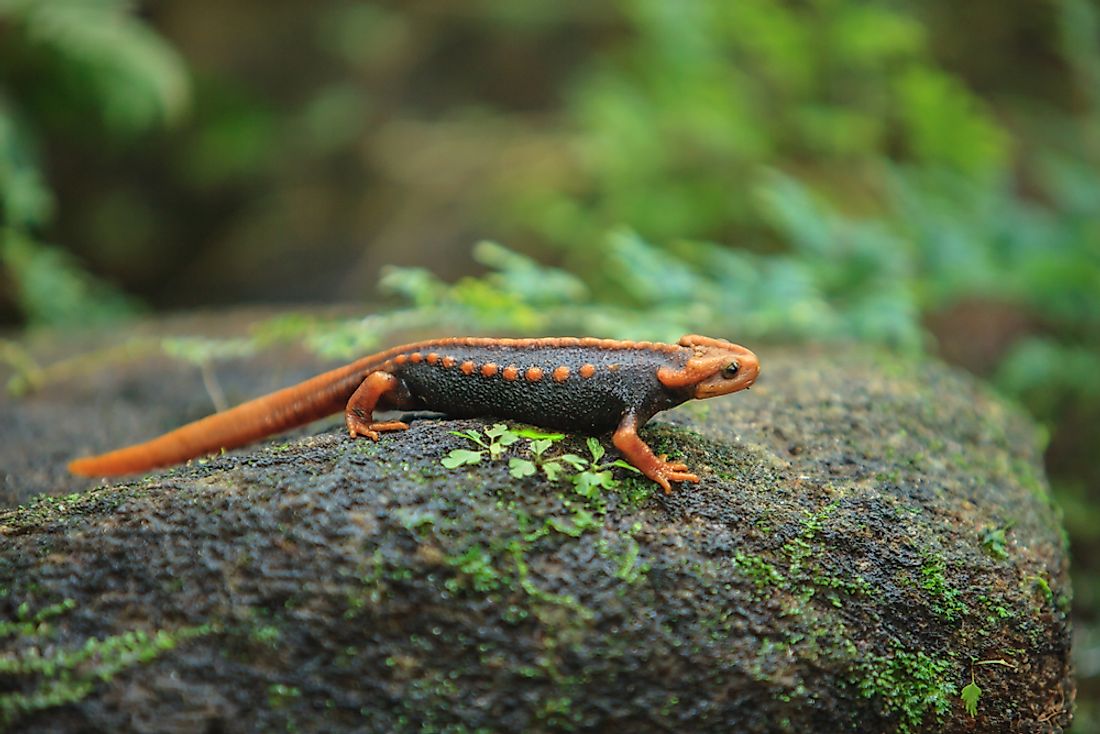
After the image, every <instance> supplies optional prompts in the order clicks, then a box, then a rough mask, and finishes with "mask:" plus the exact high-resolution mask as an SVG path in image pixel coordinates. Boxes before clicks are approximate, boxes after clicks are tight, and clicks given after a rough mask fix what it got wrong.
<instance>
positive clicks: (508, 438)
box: [440, 423, 519, 469]
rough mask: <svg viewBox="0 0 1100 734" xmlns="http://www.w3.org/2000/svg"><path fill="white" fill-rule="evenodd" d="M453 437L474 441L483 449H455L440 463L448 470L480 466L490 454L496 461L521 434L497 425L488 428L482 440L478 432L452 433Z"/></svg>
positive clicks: (502, 425)
mask: <svg viewBox="0 0 1100 734" xmlns="http://www.w3.org/2000/svg"><path fill="white" fill-rule="evenodd" d="M451 435H453V436H459V437H460V438H465V439H467V440H469V441H473V442H474V443H475V444H477V445H478V446H480V447H481V449H479V450H471V449H454V450H453V451H451V453H449V454H447V455H446V456H445V457H443V459H441V460H440V463H442V464H443V466H445V467H447V468H448V469H457V468H458V467H460V466H465V465H474V464H480V463H481V459H482V458H483V457H484V456H485V454H489V459H490V460H492V461H496V460H497V459H499V458H500V457H501V456H502V455H503V454H504V450H505V449H506V448H508V447H509V446H511V445H512V444H514V443H515V442H516V441H518V440H519V434H517V433H515V432H514V431H511V430H509V429H508V426H506V425H504V424H503V423H496V424H494V425H492V426H490V427H489V428H486V429H485V438H482V436H481V434H479V433H478V432H477V431H451ZM486 439H488V440H486Z"/></svg>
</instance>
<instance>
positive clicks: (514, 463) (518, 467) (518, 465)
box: [508, 458, 538, 479]
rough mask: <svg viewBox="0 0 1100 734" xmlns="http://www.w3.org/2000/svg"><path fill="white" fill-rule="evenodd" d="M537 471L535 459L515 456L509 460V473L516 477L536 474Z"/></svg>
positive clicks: (521, 477) (520, 477)
mask: <svg viewBox="0 0 1100 734" xmlns="http://www.w3.org/2000/svg"><path fill="white" fill-rule="evenodd" d="M536 471H538V470H537V469H536V468H535V463H534V462H533V461H528V460H527V459H518V458H513V459H510V460H509V461H508V473H509V474H511V475H512V476H513V477H515V478H516V479H523V478H524V477H532V476H534V475H535V472H536Z"/></svg>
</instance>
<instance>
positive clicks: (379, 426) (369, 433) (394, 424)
mask: <svg viewBox="0 0 1100 734" xmlns="http://www.w3.org/2000/svg"><path fill="white" fill-rule="evenodd" d="M403 392H406V388H405V386H404V384H402V382H401V380H399V379H397V378H396V377H394V376H393V375H391V374H390V373H389V372H371V373H370V374H369V375H367V378H366V379H365V380H363V383H362V384H361V385H359V387H358V389H356V391H355V392H354V393H353V394H352V396H351V398H350V399H349V400H348V405H347V408H345V409H344V424H345V425H347V427H348V433H350V434H351V436H352V438H355V437H356V436H366V437H367V438H369V439H371V440H372V441H377V440H378V433H379V432H380V431H404V430H406V429H407V428H408V427H409V424H408V423H402V422H401V421H385V422H383V423H375V422H374V420H373V416H374V409H375V407H377V405H378V402H379V400H381V399H382V396H384V395H387V394H389V393H397V394H401V393H403Z"/></svg>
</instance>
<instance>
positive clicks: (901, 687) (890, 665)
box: [853, 645, 957, 734]
mask: <svg viewBox="0 0 1100 734" xmlns="http://www.w3.org/2000/svg"><path fill="white" fill-rule="evenodd" d="M952 667H953V661H951V660H950V659H945V658H942V657H940V658H933V657H930V656H928V655H926V654H925V653H924V652H922V651H920V650H917V651H916V652H910V651H908V650H904V649H902V648H901V646H900V645H899V646H897V648H896V649H895V651H894V654H893V655H890V656H877V655H876V656H872V657H870V658H869V659H867V660H864V661H860V662H859V663H858V664H857V665H856V675H855V678H854V681H853V683H854V685H855V686H856V688H857V689H858V690H859V693H860V695H862V696H863V697H864V698H870V699H875V700H877V701H879V702H880V704H881V706H882V708H883V710H884V711H885V712H886V713H887V714H890V715H893V716H896V717H897V719H898V731H899V732H902V733H903V734H904V733H906V732H910V731H913V729H914V728H915V727H918V726H920V725H921V723H922V722H923V721H924V719H925V717H926V716H928V715H929V714H931V715H932V716H934V717H935V718H936V720H937V721H939V720H942V719H943V717H944V716H945V715H946V714H947V712H948V711H950V709H951V700H952V698H953V697H954V696H955V694H956V690H957V686H956V685H955V684H954V683H952V682H951V681H950V680H949V674H950V672H951V669H952Z"/></svg>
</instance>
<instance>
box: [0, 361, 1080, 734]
mask: <svg viewBox="0 0 1100 734" xmlns="http://www.w3.org/2000/svg"><path fill="white" fill-rule="evenodd" d="M760 352H761V358H762V365H763V368H762V377H761V380H760V382H759V384H758V386H757V387H754V388H753V390H752V391H751V392H750V393H747V394H741V395H735V396H729V397H728V398H722V399H718V400H713V401H708V402H704V403H694V404H690V405H688V406H684V407H683V408H681V409H678V410H677V411H674V412H672V413H668V414H664V416H665V417H664V419H663V420H662V419H661V417H658V419H657V421H655V422H654V423H652V424H651V425H650V427H649V428H648V429H647V431H646V432H645V433H644V434H643V435H645V436H647V438H648V440H650V442H651V443H652V444H653V445H654V446H655V447H656V448H658V449H659V450H660V451H667V452H669V453H670V454H672V455H674V456H678V457H683V458H684V459H685V460H686V461H687V462H688V464H689V465H691V466H692V467H693V468H695V469H696V470H697V471H698V473H699V474H700V476H701V477H702V482H701V483H699V484H698V485H688V486H683V487H681V488H679V489H678V491H676V492H675V493H674V494H672V495H671V496H668V497H666V496H664V495H662V494H661V493H660V492H659V491H654V489H655V488H654V486H653V485H652V484H650V483H648V482H646V481H645V480H642V479H637V478H634V477H633V476H630V475H629V474H628V473H627V472H624V471H623V470H619V469H616V470H615V476H616V477H618V478H619V479H620V483H619V486H618V487H617V488H613V489H603V490H600V491H598V492H595V493H593V496H591V497H585V496H581V495H580V494H577V493H576V491H574V489H573V485H572V484H570V483H569V482H567V481H562V482H559V483H557V484H552V483H549V482H547V481H546V480H545V479H542V478H525V479H514V478H512V477H511V476H510V475H509V471H508V463H507V458H508V457H511V456H517V455H519V456H522V455H526V448H527V446H528V445H529V442H528V441H527V440H521V441H519V442H518V443H517V444H515V445H514V446H512V447H511V449H510V450H509V453H508V454H506V455H505V458H504V460H502V461H499V462H493V463H488V462H485V463H483V464H482V465H480V466H477V467H462V468H458V469H453V470H452V469H446V468H444V467H443V466H442V465H441V464H440V459H441V458H442V457H444V456H446V455H447V454H448V453H449V452H450V451H451V450H452V449H456V448H475V447H474V446H473V444H472V443H470V442H469V441H468V440H466V439H464V438H461V437H458V436H455V435H452V433H451V431H453V430H460V429H461V430H481V429H483V428H484V427H485V424H484V423H482V422H479V421H437V420H424V421H417V422H415V423H414V425H413V428H412V429H411V430H409V431H408V432H406V433H402V434H395V435H388V436H385V437H384V439H383V440H382V441H381V442H379V443H378V444H372V443H371V442H369V441H365V440H358V441H353V440H351V439H349V438H347V437H346V436H345V435H344V434H343V433H341V432H340V431H338V430H329V431H325V432H322V433H321V434H319V435H313V436H309V437H306V438H301V439H293V440H278V439H277V440H275V441H272V442H268V443H267V444H264V445H261V446H258V447H254V448H251V449H247V450H242V451H237V452H233V453H230V454H226V455H223V456H220V457H217V458H214V459H210V460H207V461H203V462H195V463H193V464H192V465H190V466H187V467H183V468H179V469H176V470H172V471H169V472H164V473H158V474H155V475H153V476H152V477H150V478H144V479H138V480H136V481H131V482H123V483H120V484H116V485H113V486H108V487H98V488H94V489H90V490H87V491H83V492H80V493H77V494H73V495H69V496H63V497H57V496H55V497H42V498H39V499H38V500H36V501H32V502H30V503H29V504H27V505H25V506H23V507H19V508H16V509H10V510H8V511H0V722H6V723H7V725H8V726H9V727H10V728H11V729H12V730H13V731H40V730H51V731H73V732H76V731H81V732H83V731H112V732H113V731H179V732H194V731H207V732H248V731H271V730H296V731H402V730H410V731H473V730H485V731H520V730H528V731H542V730H569V729H578V730H597V731H637V732H646V731H721V732H726V731H744V732H782V731H790V732H807V731H822V732H843V731H852V732H862V731H884V732H889V731H910V732H923V731H968V732H979V731H981V732H1005V731H1019V732H1025V731H1026V732H1047V731H1049V732H1055V731H1061V730H1062V728H1063V727H1065V726H1067V725H1068V721H1069V716H1070V711H1071V709H1072V701H1073V691H1074V688H1073V682H1072V678H1071V675H1070V670H1069V630H1068V621H1067V612H1068V602H1069V595H1070V586H1069V580H1068V576H1067V568H1066V559H1065V555H1064V539H1063V537H1062V534H1061V531H1060V527H1059V523H1058V517H1057V512H1056V511H1055V510H1054V508H1053V507H1052V506H1051V504H1050V500H1049V498H1048V495H1047V492H1046V484H1045V480H1044V479H1043V477H1042V475H1041V470H1040V468H1039V463H1038V449H1037V440H1036V435H1035V431H1034V430H1033V429H1032V427H1031V426H1030V424H1028V423H1027V421H1026V420H1024V419H1023V418H1022V417H1021V416H1020V415H1018V414H1017V413H1016V412H1014V411H1013V410H1011V409H1009V408H1006V407H1005V405H1004V404H1003V403H1001V402H999V401H997V400H996V399H994V398H992V397H991V396H990V395H989V394H987V392H986V391H985V390H984V389H983V388H981V387H979V386H977V385H976V384H975V383H974V382H973V381H971V380H969V379H967V378H965V377H962V376H960V375H958V374H955V373H953V372H952V371H950V370H949V369H947V368H945V367H943V366H941V365H939V364H934V363H927V362H926V363H922V364H910V363H906V362H903V361H898V360H896V359H894V358H892V357H889V356H885V355H882V354H877V353H868V352H852V351H848V350H845V351H838V350H828V351H826V350H809V349H799V350H785V349H776V350H769V349H762V350H760ZM139 367H140V366H138V367H135V366H134V365H131V366H129V367H128V368H127V369H124V370H117V371H116V373H115V375H114V376H113V377H111V378H110V380H109V381H108V382H110V381H115V383H116V384H117V385H118V388H119V390H120V392H122V393H124V395H123V397H118V396H117V395H116V394H110V393H104V394H103V395H101V396H100V397H98V398H97V399H96V400H95V405H96V406H97V407H98V408H101V409H104V410H106V411H107V413H106V414H105V415H107V416H108V417H107V418H105V419H99V418H97V417H96V416H94V415H93V414H91V413H89V412H88V410H87V409H85V408H81V407H80V404H79V401H77V400H76V399H75V398H73V403H74V404H73V405H71V406H68V408H66V402H65V401H64V400H60V399H59V398H58V397H56V396H54V397H49V396H43V395H37V396H34V397H31V398H28V399H26V400H21V401H11V400H9V401H7V402H6V403H5V404H3V406H0V413H2V415H0V418H3V419H4V423H7V419H8V418H9V417H12V416H14V417H15V420H19V416H23V422H22V423H17V424H16V425H18V426H22V428H17V429H16V430H17V431H20V430H24V429H26V430H27V431H28V432H29V433H30V434H31V435H32V436H35V435H38V436H46V437H48V439H44V440H47V446H48V449H47V450H45V451H44V452H40V453H38V454H37V456H36V458H32V459H24V460H23V461H24V464H21V465H20V467H24V466H29V465H36V466H38V465H41V464H42V463H43V462H47V463H49V464H50V468H43V469H40V473H39V474H36V475H34V476H35V477H37V478H36V479H34V480H33V481H32V482H30V484H34V482H37V484H34V491H36V492H37V491H39V490H41V489H48V490H49V491H50V492H51V493H53V494H56V493H57V492H58V491H59V490H65V491H68V490H71V489H74V488H78V487H82V486H84V485H83V484H82V483H80V482H77V481H76V480H73V479H68V478H64V477H63V475H62V474H61V473H60V472H59V470H58V469H57V468H56V467H54V466H53V463H56V464H60V463H61V459H62V457H61V456H59V454H62V453H63V451H64V449H63V447H62V445H61V443H60V441H61V439H59V438H58V437H57V435H56V433H55V432H52V429H51V430H46V427H48V422H47V423H43V420H44V419H45V418H46V417H51V418H52V417H54V416H56V415H60V414H62V412H63V411H65V410H68V411H69V412H68V413H66V415H67V419H68V420H69V421H70V422H71V423H72V425H70V426H68V427H66V428H65V429H63V430H64V431H68V433H65V434H63V436H67V437H69V438H72V437H74V436H79V435H81V434H80V431H81V430H82V431H84V432H87V431H88V430H89V429H88V426H90V425H97V421H99V423H98V425H100V426H101V427H103V429H104V432H109V433H121V434H126V438H134V437H136V436H134V435H132V434H133V431H135V430H136V429H137V427H138V425H139V424H143V423H145V422H148V421H149V420H153V421H154V422H159V421H161V420H164V419H166V416H163V415H161V414H159V413H158V414H157V415H156V417H155V418H154V419H151V418H149V417H148V416H144V415H141V416H139V417H137V418H131V419H126V418H125V417H123V416H124V415H126V414H128V412H129V413H134V412H135V411H140V410H143V408H142V406H144V405H145V404H146V403H148V404H150V405H154V404H156V402H157V399H158V380H157V376H156V375H147V376H146V377H144V378H141V377H138V376H135V375H137V374H138V373H140V369H139ZM284 376H285V375H284ZM160 377H161V378H163V377H164V374H163V373H161V374H160ZM96 379H100V378H96ZM265 387H267V385H262V386H261V385H257V384H253V385H252V388H253V392H258V391H260V390H262V389H264V388H265ZM83 389H85V390H86V389H87V388H83ZM192 389H193V390H194V391H195V392H197V393H199V396H200V398H201V397H202V396H203V394H202V388H201V386H193V388H192ZM160 390H162V391H163V394H162V395H161V399H162V400H163V402H165V403H166V404H169V405H180V404H181V400H182V399H180V398H178V397H175V396H176V393H177V390H176V387H175V386H164V385H163V384H162V386H161V388H160ZM67 394H68V395H69V396H70V397H71V396H72V395H80V394H81V389H77V388H72V387H70V388H69V389H68V391H67ZM85 395H86V394H85ZM126 395H128V396H129V397H126ZM231 397H233V398H234V399H235V398H236V397H238V396H237V395H236V394H235V391H234V394H232V395H231ZM196 407H197V406H196ZM158 410H159V409H158ZM203 410H205V408H201V409H198V410H197V412H199V413H201V412H203ZM183 417H185V418H190V417H193V413H192V410H191V409H188V410H186V411H183V414H181V415H179V416H177V418H183ZM128 421H129V422H128ZM167 422H168V423H169V424H171V423H173V422H174V421H172V420H168V421H167ZM131 424H132V425H131ZM44 426H45V427H44ZM74 426H75V427H74ZM119 426H124V427H125V426H128V428H122V429H119V428H118V427H119ZM31 428H33V430H30V429H31ZM0 430H3V431H4V434H2V435H0V437H2V438H6V439H7V440H9V442H14V444H15V445H16V448H15V449H12V448H11V447H10V446H8V447H6V448H4V449H3V450H4V451H6V452H8V454H7V455H8V456H12V455H14V454H13V452H18V451H22V452H23V453H26V452H29V453H31V454H35V451H36V449H35V448H34V444H33V442H30V441H27V440H25V439H22V438H21V436H22V434H15V433H13V432H12V429H11V428H10V427H9V428H5V429H0ZM114 442H115V441H114V440H113V439H112V438H111V437H102V436H96V437H95V439H94V440H92V441H89V440H88V439H87V438H84V439H83V441H82V444H80V445H81V446H82V447H84V448H88V447H90V446H91V444H93V443H94V444H95V445H96V447H97V448H107V447H109V446H110V445H111V444H113V443H114ZM603 445H604V446H605V447H607V448H608V452H609V453H608V457H607V458H608V459H610V458H612V457H614V450H613V449H612V448H610V444H609V442H608V441H607V440H606V437H603ZM565 451H569V452H572V453H575V454H578V455H582V456H587V455H588V451H589V449H588V447H587V446H586V444H585V441H584V439H583V437H568V438H566V439H565V440H564V441H561V442H558V443H555V444H554V446H553V447H552V448H551V449H550V450H549V452H548V455H557V454H560V453H562V452H565ZM0 456H3V455H2V454H0ZM65 458H67V456H65ZM605 460H607V459H605ZM5 468H7V465H5ZM21 473H22V469H20V470H19V471H15V472H12V471H10V470H8V471H7V474H8V475H9V476H8V480H7V481H8V490H7V491H8V492H9V496H15V497H19V498H20V499H23V497H21V496H20V491H21V490H20V489H19V487H20V486H21V481H22V479H21ZM30 484H28V485H27V486H30ZM13 486H14V488H15V489H14V491H13V489H12V487H13ZM90 640H92V641H93V642H91V643H89V641H90ZM95 641H98V642H95ZM972 679H973V680H974V681H975V682H976V684H977V686H978V687H980V689H981V695H980V698H979V700H978V701H977V715H976V716H973V717H972V716H970V715H969V714H968V713H967V712H966V710H965V707H964V704H963V701H962V700H961V698H960V691H961V689H962V688H963V686H965V685H967V684H968V683H970V682H971V680H972ZM3 728H4V724H2V723H0V729H3Z"/></svg>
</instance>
